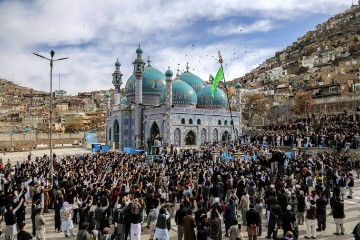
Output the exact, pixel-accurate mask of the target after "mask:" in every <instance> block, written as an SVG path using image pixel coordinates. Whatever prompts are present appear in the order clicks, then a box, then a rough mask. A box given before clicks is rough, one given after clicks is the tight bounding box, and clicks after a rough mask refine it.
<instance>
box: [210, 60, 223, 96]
mask: <svg viewBox="0 0 360 240" xmlns="http://www.w3.org/2000/svg"><path fill="white" fill-rule="evenodd" d="M223 79H224V72H223V67H222V66H220V68H219V71H218V72H217V74H216V76H215V80H214V82H213V84H212V87H211V96H212V97H214V94H215V91H216V88H217V86H218V85H219V82H220V81H221V80H223Z"/></svg>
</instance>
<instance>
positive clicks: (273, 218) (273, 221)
mask: <svg viewBox="0 0 360 240" xmlns="http://www.w3.org/2000/svg"><path fill="white" fill-rule="evenodd" d="M269 211H270V216H269V224H268V232H267V236H266V238H267V239H271V236H272V235H273V236H274V237H276V236H277V229H276V231H274V229H275V226H276V225H277V226H280V221H281V215H282V212H281V207H280V205H279V204H277V202H276V201H275V202H274V203H273V204H272V205H271V206H270V210H269Z"/></svg>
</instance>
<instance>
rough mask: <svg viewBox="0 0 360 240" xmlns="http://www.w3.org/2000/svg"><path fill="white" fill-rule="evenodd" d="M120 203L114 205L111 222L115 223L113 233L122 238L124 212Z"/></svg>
mask: <svg viewBox="0 0 360 240" xmlns="http://www.w3.org/2000/svg"><path fill="white" fill-rule="evenodd" d="M121 207H122V206H121V204H117V205H116V206H115V211H114V218H113V223H114V224H115V234H116V236H117V237H118V238H119V239H123V237H124V234H125V229H124V223H125V222H124V212H123V209H122V208H121Z"/></svg>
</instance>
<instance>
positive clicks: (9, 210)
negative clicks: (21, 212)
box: [4, 196, 24, 240]
mask: <svg viewBox="0 0 360 240" xmlns="http://www.w3.org/2000/svg"><path fill="white" fill-rule="evenodd" d="M18 197H19V196H18ZM17 199H18V198H16V199H15V200H14V201H15V202H16V200H17ZM23 201H24V199H23V198H21V200H20V203H19V204H18V205H17V206H16V208H14V209H13V206H12V205H11V204H9V205H7V206H6V212H5V215H4V217H5V224H6V228H5V239H6V240H13V239H14V238H15V235H16V234H17V232H18V231H17V223H16V216H15V213H16V211H17V210H18V209H19V208H20V206H21V205H22V203H23Z"/></svg>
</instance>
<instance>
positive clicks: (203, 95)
mask: <svg viewBox="0 0 360 240" xmlns="http://www.w3.org/2000/svg"><path fill="white" fill-rule="evenodd" d="M211 88H212V86H210V85H209V86H206V87H204V88H203V89H201V90H200V92H198V94H197V98H198V108H211V109H213V108H227V106H228V101H227V98H226V94H225V93H224V92H223V90H221V89H220V88H217V89H216V91H215V93H214V97H212V96H211Z"/></svg>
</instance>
